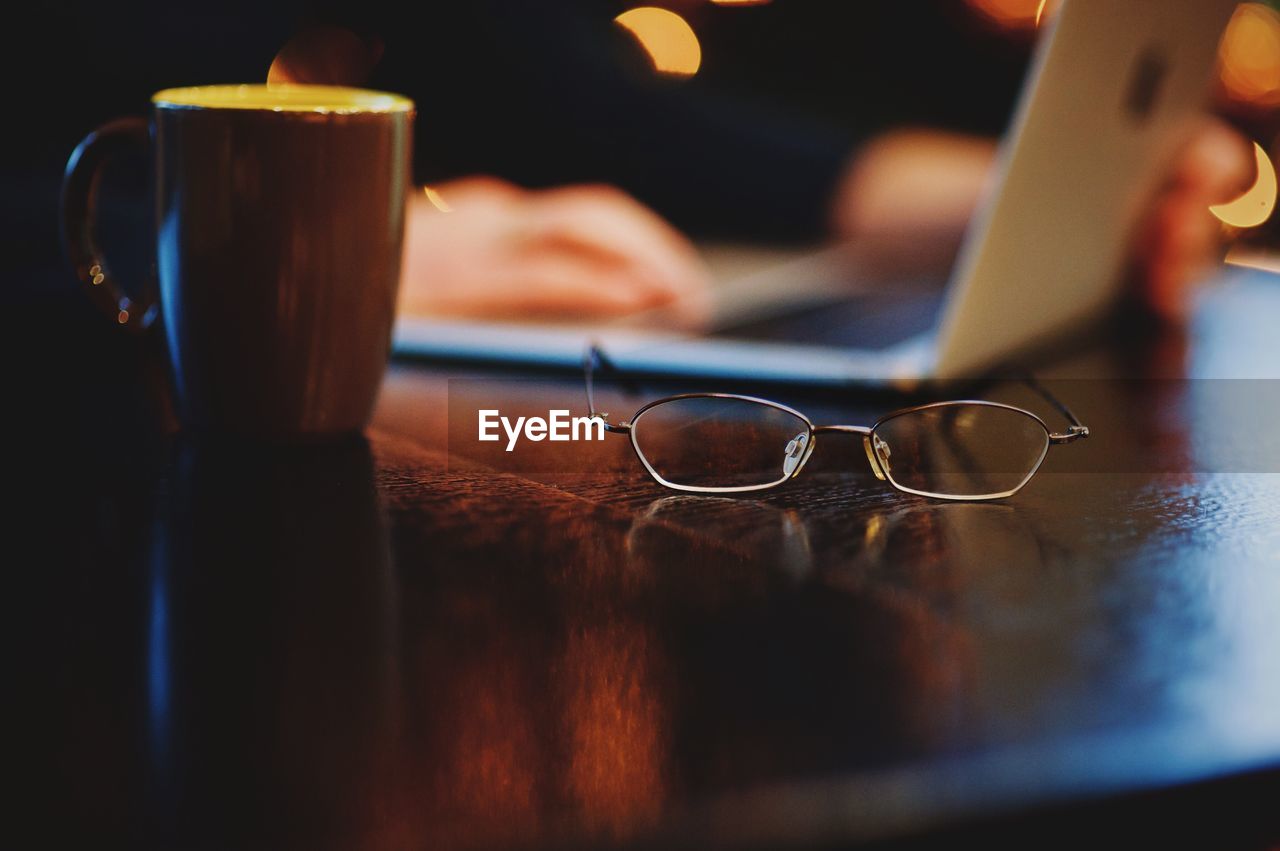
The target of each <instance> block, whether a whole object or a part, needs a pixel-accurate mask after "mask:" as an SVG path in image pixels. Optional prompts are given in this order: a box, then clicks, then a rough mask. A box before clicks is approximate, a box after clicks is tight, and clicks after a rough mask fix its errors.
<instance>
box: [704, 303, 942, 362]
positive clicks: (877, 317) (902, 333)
mask: <svg viewBox="0 0 1280 851" xmlns="http://www.w3.org/2000/svg"><path fill="white" fill-rule="evenodd" d="M942 298H943V293H941V292H939V291H929V292H923V293H921V292H915V293H884V294H880V293H877V294H875V295H871V294H866V295H858V296H856V297H854V298H851V299H844V300H840V301H830V300H823V301H819V302H813V303H809V304H803V303H801V304H795V305H789V306H788V309H787V310H786V311H785V312H784V313H781V314H778V315H774V316H771V317H769V318H768V319H756V320H752V321H749V322H743V323H738V324H730V325H726V326H723V327H721V328H718V329H716V331H715V332H713V333H712V334H711V335H710V336H712V337H730V338H733V339H736V340H762V341H769V342H788V343H809V344H813V345H829V346H839V347H843V348H858V349H873V350H880V349H887V348H889V347H890V346H893V345H895V344H897V343H901V342H903V341H904V340H908V339H910V338H912V337H916V336H919V335H920V334H923V333H924V332H926V331H929V330H931V329H932V328H933V327H934V326H935V324H936V323H937V320H938V313H939V311H940V310H941V308H942Z"/></svg>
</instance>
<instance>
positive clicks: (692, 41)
mask: <svg viewBox="0 0 1280 851" xmlns="http://www.w3.org/2000/svg"><path fill="white" fill-rule="evenodd" d="M613 20H614V22H615V23H616V24H618V25H619V26H621V27H622V28H623V29H625V30H627V32H629V33H631V34H632V35H633V36H635V37H636V41H638V42H640V46H641V47H643V48H644V51H645V53H647V54H649V59H650V60H652V61H653V68H654V70H655V71H657V72H658V73H659V74H666V75H669V76H672V77H692V76H693V75H694V74H696V73H698V68H699V67H700V66H701V65H702V45H700V44H699V43H698V36H697V35H695V34H694V32H693V28H692V27H690V26H689V24H688V22H686V21H685V19H684V18H682V17H680V16H679V15H677V14H676V13H675V12H672V11H671V10H669V9H659V8H658V7H656V6H639V7H637V8H635V9H628V10H627V11H625V12H623V13H622V14H621V15H619V16H618V17H616V18H614V19H613Z"/></svg>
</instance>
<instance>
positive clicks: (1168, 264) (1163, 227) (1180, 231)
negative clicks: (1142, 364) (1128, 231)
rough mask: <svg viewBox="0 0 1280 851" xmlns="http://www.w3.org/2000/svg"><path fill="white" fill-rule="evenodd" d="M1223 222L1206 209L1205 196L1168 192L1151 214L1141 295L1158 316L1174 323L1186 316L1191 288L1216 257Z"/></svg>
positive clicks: (1141, 271) (1145, 248)
mask: <svg viewBox="0 0 1280 851" xmlns="http://www.w3.org/2000/svg"><path fill="white" fill-rule="evenodd" d="M1221 240H1222V234H1221V226H1220V225H1219V223H1218V221H1217V220H1216V219H1214V218H1213V216H1211V215H1210V214H1209V212H1208V210H1207V208H1206V204H1205V200H1204V196H1202V195H1200V194H1198V193H1191V192H1174V193H1170V194H1168V195H1166V196H1165V197H1164V198H1163V199H1162V201H1161V203H1160V204H1159V206H1158V207H1157V208H1156V211H1155V213H1154V214H1153V216H1152V219H1151V224H1150V226H1149V231H1148V235H1147V238H1146V240H1145V245H1144V246H1143V249H1144V252H1145V256H1144V257H1143V268H1142V269H1141V270H1140V274H1141V276H1142V286H1143V289H1142V294H1143V296H1144V297H1145V301H1146V304H1147V307H1148V308H1149V309H1151V310H1152V311H1153V312H1154V313H1155V315H1156V316H1158V317H1160V318H1162V319H1164V320H1166V321H1170V322H1182V321H1184V320H1185V319H1186V318H1187V313H1188V310H1189V306H1190V295H1191V289H1192V286H1193V284H1194V283H1195V281H1196V280H1197V279H1198V278H1200V277H1201V276H1202V275H1203V274H1204V272H1205V269H1206V267H1207V266H1208V265H1209V264H1210V263H1211V261H1212V259H1213V258H1214V257H1215V256H1216V254H1217V252H1218V250H1219V248H1220V243H1221Z"/></svg>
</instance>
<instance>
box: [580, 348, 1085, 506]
mask: <svg viewBox="0 0 1280 851" xmlns="http://www.w3.org/2000/svg"><path fill="white" fill-rule="evenodd" d="M582 368H583V381H584V382H585V384H586V391H587V408H588V410H589V411H590V417H591V418H592V419H599V420H600V421H601V423H603V425H604V429H605V431H607V432H610V433H613V434H625V435H628V436H629V437H630V439H631V449H632V450H633V451H634V452H635V454H636V457H637V458H638V459H640V463H641V464H642V465H643V466H644V468H645V470H646V471H647V472H648V473H649V475H650V477H652V478H653V480H654V481H656V482H657V483H658V484H660V485H662V486H663V487H667V488H670V489H672V490H677V491H684V492H686V493H703V494H712V493H744V492H747V491H760V490H768V489H769V488H775V487H778V486H779V485H782V484H785V483H786V482H788V481H790V480H791V479H794V478H795V477H796V476H798V475H800V471H801V470H803V469H804V465H805V463H806V462H807V461H808V460H809V456H811V455H812V454H813V450H814V447H815V446H816V445H817V440H816V437H817V435H819V434H823V433H838V434H856V435H861V437H862V446H863V450H864V451H865V452H866V455H867V462H868V463H869V464H870V465H871V471H872V472H873V473H874V474H875V476H876V478H877V479H879V480H880V481H882V482H888V483H889V486H890V487H892V488H893V489H894V490H897V491H901V492H902V493H909V494H913V495H915V496H923V497H928V498H930V499H945V500H952V501H958V502H976V501H987V500H994V499H1005V498H1006V497H1010V496H1013V495H1014V494H1015V493H1017V492H1018V491H1020V490H1022V488H1023V487H1024V486H1025V485H1026V484H1027V482H1029V481H1031V479H1032V478H1033V477H1034V476H1035V474H1036V472H1037V471H1038V470H1039V469H1040V465H1041V464H1043V463H1044V459H1045V456H1047V455H1048V454H1049V447H1050V446H1054V445H1057V444H1063V443H1073V442H1075V441H1077V440H1080V439H1082V438H1086V437H1088V436H1089V427H1088V426H1086V425H1084V424H1083V423H1081V422H1080V420H1079V418H1078V417H1076V415H1075V414H1074V413H1072V412H1071V409H1070V408H1068V407H1067V406H1066V405H1065V404H1063V403H1062V402H1061V401H1059V400H1058V398H1057V397H1056V396H1054V395H1053V394H1052V393H1050V392H1049V390H1048V388H1046V387H1044V386H1043V385H1042V384H1040V382H1038V381H1036V380H1035V378H1033V377H1031V376H1029V375H1028V376H1024V377H1023V379H1022V380H1023V381H1024V382H1025V383H1026V384H1027V385H1028V386H1029V387H1030V388H1031V389H1032V390H1034V391H1035V392H1036V393H1038V394H1039V395H1040V396H1041V397H1042V398H1044V400H1045V401H1047V402H1048V403H1049V404H1050V405H1052V406H1053V407H1054V408H1055V409H1056V410H1057V411H1058V412H1059V413H1060V414H1062V416H1063V417H1064V418H1065V419H1066V420H1067V422H1068V423H1069V426H1068V427H1067V430H1066V431H1061V432H1055V431H1052V430H1051V429H1050V428H1049V426H1048V425H1047V424H1046V423H1045V422H1044V420H1042V419H1041V418H1040V417H1038V416H1036V415H1035V414H1034V413H1032V412H1031V411H1028V410H1025V409H1023V408H1019V407H1016V406H1014V405H1006V404H1003V403H1001V402H988V401H985V400H980V399H956V400H952V401H946V402H931V403H928V404H925V405H913V406H911V407H908V408H900V409H898V410H896V411H891V412H889V413H887V414H885V415H884V416H882V417H880V418H879V419H877V420H876V421H875V422H874V423H872V424H871V425H870V426H857V425H814V423H813V421H812V420H810V419H809V418H808V417H807V416H805V415H804V414H802V413H800V412H799V411H797V410H795V409H794V408H790V407H788V406H786V405H783V404H781V403H779V402H773V401H770V400H769V399H761V398H758V397H756V396H743V395H739V394H737V393H680V394H677V395H674V396H663V397H662V398H660V399H655V400H653V401H651V402H647V403H646V404H644V405H642V406H641V407H640V408H639V409H638V410H637V411H636V412H635V414H633V415H632V417H631V419H630V420H624V421H621V422H616V423H615V422H610V421H609V414H608V413H607V412H605V411H597V410H596V401H595V380H594V379H595V373H596V372H597V371H598V370H600V371H603V370H609V371H611V372H614V373H618V374H619V377H621V378H623V379H624V380H625V376H621V370H619V369H618V367H617V366H615V365H614V364H613V362H612V361H610V360H609V358H608V356H606V355H605V353H604V351H603V350H602V349H601V348H600V346H598V345H596V344H591V345H589V346H587V349H586V351H585V353H584V354H583V363H582ZM679 399H736V400H738V401H742V402H752V403H755V404H757V405H764V406H766V407H769V408H774V409H776V410H779V411H783V412H785V413H787V414H790V415H791V416H793V417H796V418H797V419H799V420H800V421H801V422H803V423H804V424H805V427H806V428H807V429H808V431H807V432H806V434H805V435H804V438H805V439H804V440H803V441H802V442H800V441H797V440H793V441H792V443H791V444H789V445H788V447H787V454H788V456H789V457H792V458H794V457H795V456H794V454H793V453H794V451H796V450H799V451H800V452H801V453H802V454H801V455H800V456H799V458H798V461H797V462H796V463H794V465H789V466H790V467H791V468H790V469H789V470H785V474H784V475H783V477H782V478H780V479H778V480H777V481H772V482H767V483H765V484H759V485H738V486H731V487H704V486H700V485H680V484H675V483H674V482H669V481H667V480H666V479H664V478H663V477H662V476H661V475H659V473H658V471H657V470H655V469H654V468H653V466H652V465H651V464H650V463H649V460H648V459H647V458H645V456H644V453H643V452H641V451H640V446H639V445H638V444H637V443H636V431H635V424H636V422H637V421H638V420H639V419H640V417H642V416H643V415H644V413H645V411H648V410H650V409H651V408H656V407H657V406H659V405H663V404H666V403H667V402H674V401H676V400H679ZM959 405H978V406H983V407H991V408H1002V409H1004V410H1008V411H1015V412H1017V413H1019V414H1023V415H1024V416H1027V417H1029V418H1031V419H1032V420H1033V421H1035V422H1036V423H1038V424H1039V425H1040V427H1041V428H1043V429H1044V433H1045V445H1044V449H1043V450H1041V452H1040V457H1039V458H1038V459H1037V460H1036V463H1035V465H1034V466H1032V468H1031V470H1030V472H1028V473H1027V475H1026V476H1025V477H1024V478H1023V479H1022V481H1020V482H1019V483H1018V484H1017V486H1016V487H1013V488H1010V489H1009V490H1007V491H1001V492H999V493H989V494H970V495H960V494H945V493H934V492H930V491H923V490H918V489H915V488H910V487H906V486H904V485H902V484H900V483H899V482H896V481H894V479H893V476H892V475H891V473H890V472H889V465H888V464H887V463H886V462H887V457H888V445H887V444H885V443H884V442H883V441H882V440H880V439H879V437H878V436H877V435H876V429H877V428H879V427H880V426H881V425H883V424H884V423H886V422H888V421H889V420H892V419H894V418H895V417H900V416H902V415H904V414H910V413H914V412H916V411H923V410H928V409H930V408H944V407H953V406H959ZM797 444H798V445H797ZM882 455H883V456H884V457H883V458H882V457H881V456H882Z"/></svg>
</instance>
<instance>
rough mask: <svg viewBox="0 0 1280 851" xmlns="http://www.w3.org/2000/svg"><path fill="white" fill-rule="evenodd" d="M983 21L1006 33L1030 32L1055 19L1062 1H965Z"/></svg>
mask: <svg viewBox="0 0 1280 851" xmlns="http://www.w3.org/2000/svg"><path fill="white" fill-rule="evenodd" d="M965 4H966V5H967V6H968V7H969V8H970V9H972V10H973V11H974V12H976V13H977V14H978V16H979V18H980V19H981V20H983V21H984V22H985V23H987V24H990V25H991V26H993V27H994V28H996V29H999V30H1003V31H1006V32H1029V31H1031V30H1034V29H1035V28H1036V27H1038V26H1040V25H1042V24H1044V23H1047V22H1048V21H1049V20H1050V19H1052V18H1053V15H1054V13H1055V12H1057V10H1058V7H1059V6H1060V5H1062V3H1061V0H965Z"/></svg>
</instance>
